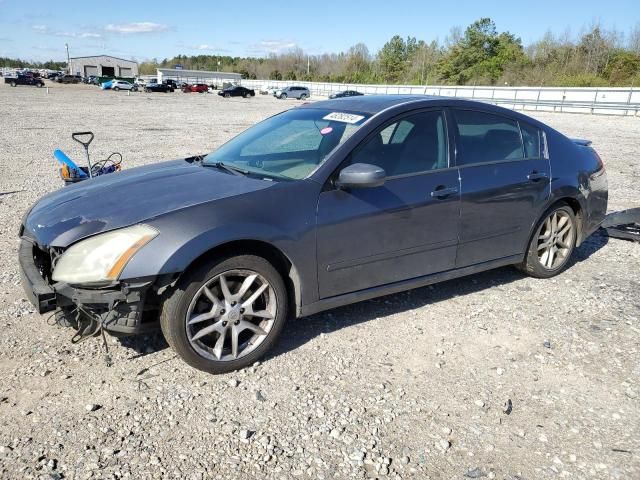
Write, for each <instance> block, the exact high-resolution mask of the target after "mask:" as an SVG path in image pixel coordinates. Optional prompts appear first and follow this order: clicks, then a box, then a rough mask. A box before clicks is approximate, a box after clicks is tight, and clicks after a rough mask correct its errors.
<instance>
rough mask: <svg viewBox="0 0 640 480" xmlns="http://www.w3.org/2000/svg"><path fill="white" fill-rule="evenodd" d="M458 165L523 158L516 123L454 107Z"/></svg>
mask: <svg viewBox="0 0 640 480" xmlns="http://www.w3.org/2000/svg"><path fill="white" fill-rule="evenodd" d="M453 114H454V118H455V121H456V126H457V128H458V139H459V145H458V155H457V163H458V165H468V164H470V163H484V162H494V161H498V160H517V159H521V158H524V149H523V145H522V139H521V137H520V129H519V128H518V123H517V122H515V121H513V120H510V119H508V118H506V117H501V116H500V115H493V114H491V113H484V112H474V111H471V110H454V111H453Z"/></svg>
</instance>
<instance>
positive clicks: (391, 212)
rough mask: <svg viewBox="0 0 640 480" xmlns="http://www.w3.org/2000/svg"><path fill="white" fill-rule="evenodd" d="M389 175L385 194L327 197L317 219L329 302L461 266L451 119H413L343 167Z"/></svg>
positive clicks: (321, 275) (374, 138)
mask: <svg viewBox="0 0 640 480" xmlns="http://www.w3.org/2000/svg"><path fill="white" fill-rule="evenodd" d="M354 163H369V164H374V165H378V166H380V167H382V168H384V169H385V171H386V173H387V180H386V182H385V184H384V185H383V186H381V187H377V188H361V189H350V190H341V189H337V188H335V187H333V186H332V185H331V184H328V185H327V186H326V187H325V190H324V191H323V192H322V193H321V194H320V198H319V201H318V217H317V218H318V220H317V225H318V228H317V249H318V250H317V258H318V282H319V289H320V291H319V294H320V297H321V298H327V297H331V296H335V295H340V294H345V293H350V292H354V291H358V290H364V289H367V288H371V287H376V286H381V285H385V284H390V283H393V282H398V281H402V280H408V279H411V278H416V277H420V276H423V275H428V274H431V273H435V272H440V271H444V270H449V269H451V268H453V267H454V265H455V256H456V248H457V244H458V238H457V237H458V220H459V213H460V197H459V182H458V172H457V169H456V168H450V167H449V155H448V138H447V128H446V119H445V115H444V113H443V112H442V111H441V110H425V111H421V112H416V113H411V114H407V115H405V116H402V117H400V118H397V119H394V120H392V121H390V122H388V123H387V124H386V125H384V126H382V127H381V128H380V129H378V130H377V131H376V132H374V133H373V134H372V135H370V136H369V137H368V139H367V140H365V141H364V142H363V143H362V144H361V145H360V146H359V147H357V148H356V149H355V150H354V152H353V153H352V154H351V155H350V157H349V158H348V159H347V160H346V161H345V162H344V163H343V165H341V166H340V168H338V169H337V171H336V174H337V172H339V170H340V169H342V168H344V167H345V166H347V165H349V164H354Z"/></svg>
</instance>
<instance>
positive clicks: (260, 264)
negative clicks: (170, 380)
mask: <svg viewBox="0 0 640 480" xmlns="http://www.w3.org/2000/svg"><path fill="white" fill-rule="evenodd" d="M286 318H287V293H286V289H285V286H284V282H283V280H282V277H281V276H280V274H279V273H278V272H277V270H276V269H275V268H274V267H273V266H272V265H271V264H270V263H269V262H268V261H267V260H265V259H264V258H261V257H256V256H253V255H239V256H233V257H226V258H223V259H218V260H217V261H212V262H209V263H207V264H204V265H202V266H201V267H199V268H197V269H195V270H193V271H192V272H187V273H186V274H185V275H184V276H183V277H182V278H181V279H180V281H179V282H178V285H177V286H176V289H175V290H174V291H173V293H172V294H171V295H170V296H169V297H168V298H167V299H166V300H165V301H164V303H163V306H162V309H161V314H160V325H161V327H162V332H163V333H164V336H165V338H166V340H167V342H168V343H169V345H171V347H172V348H173V349H174V350H175V351H176V353H177V354H178V355H179V356H180V357H181V358H182V359H183V360H184V361H185V362H187V363H188V364H189V365H191V366H192V367H194V368H197V369H199V370H203V371H205V372H209V373H224V372H229V371H232V370H236V369H239V368H244V367H246V366H249V365H251V364H253V363H254V362H255V361H256V360H257V359H259V358H260V357H262V355H264V354H265V353H266V352H267V351H268V350H269V349H270V348H271V347H272V346H273V345H274V344H275V342H276V340H277V338H278V336H279V334H280V332H281V330H282V328H283V326H284V324H285V322H286Z"/></svg>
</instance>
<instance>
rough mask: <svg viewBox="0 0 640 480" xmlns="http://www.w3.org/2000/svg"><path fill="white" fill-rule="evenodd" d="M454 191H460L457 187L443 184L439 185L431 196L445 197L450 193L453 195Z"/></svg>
mask: <svg viewBox="0 0 640 480" xmlns="http://www.w3.org/2000/svg"><path fill="white" fill-rule="evenodd" d="M454 193H458V188H457V187H449V188H447V187H444V186H443V185H441V186H439V187H437V188H436V189H435V190H434V191H433V192H431V198H439V199H442V198H445V197H448V196H449V195H453V194H454Z"/></svg>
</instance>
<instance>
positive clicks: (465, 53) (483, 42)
mask: <svg viewBox="0 0 640 480" xmlns="http://www.w3.org/2000/svg"><path fill="white" fill-rule="evenodd" d="M524 61H525V55H524V50H523V48H522V43H521V41H520V39H519V38H517V37H515V36H514V35H512V34H511V33H509V32H504V33H501V34H498V32H497V30H496V25H495V23H494V22H493V20H491V19H490V18H481V19H480V20H478V21H476V22H474V23H473V24H471V25H470V26H469V27H467V29H466V30H465V32H464V36H463V37H462V38H461V39H460V40H459V41H458V42H457V43H455V44H453V45H452V46H451V48H450V49H449V51H448V53H447V54H446V55H445V56H444V57H443V58H442V59H441V61H440V62H439V64H438V68H439V72H440V75H441V76H442V78H443V79H444V80H445V81H448V82H451V83H455V84H458V85H463V84H465V83H468V82H469V81H471V80H473V81H474V82H481V83H490V84H493V83H495V82H496V80H498V79H499V78H500V76H501V75H502V73H503V72H504V69H505V67H506V66H507V65H508V64H510V63H514V62H524Z"/></svg>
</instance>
